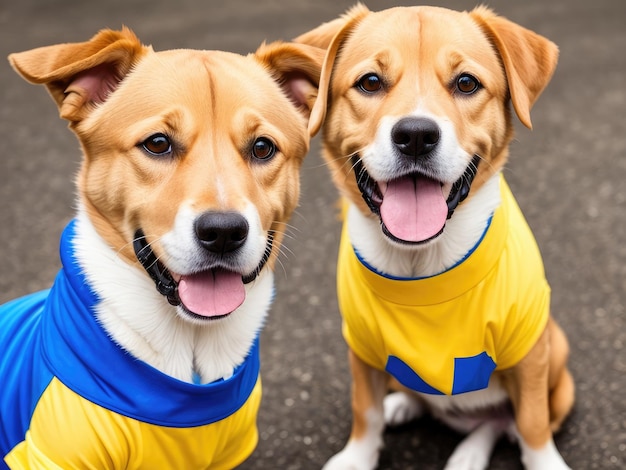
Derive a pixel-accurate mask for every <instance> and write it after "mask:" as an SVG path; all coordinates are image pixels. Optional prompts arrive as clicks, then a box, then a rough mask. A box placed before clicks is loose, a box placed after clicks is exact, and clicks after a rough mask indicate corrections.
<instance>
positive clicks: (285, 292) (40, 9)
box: [0, 0, 626, 470]
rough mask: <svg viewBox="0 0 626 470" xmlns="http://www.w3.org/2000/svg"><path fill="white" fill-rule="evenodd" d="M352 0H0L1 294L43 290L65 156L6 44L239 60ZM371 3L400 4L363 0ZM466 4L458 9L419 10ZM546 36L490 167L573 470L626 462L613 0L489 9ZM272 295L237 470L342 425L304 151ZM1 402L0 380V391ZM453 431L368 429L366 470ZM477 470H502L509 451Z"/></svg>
mask: <svg viewBox="0 0 626 470" xmlns="http://www.w3.org/2000/svg"><path fill="white" fill-rule="evenodd" d="M353 3H354V2H353V1H351V0H315V1H314V2H313V1H306V0H255V1H243V0H234V1H228V2H226V1H222V0H220V1H214V0H209V1H206V0H205V1H202V0H176V1H164V0H161V1H159V0H150V1H148V0H113V1H104V0H101V1H91V0H20V1H19V2H9V1H8V0H0V56H2V58H3V59H2V60H1V61H0V143H2V145H1V146H0V151H1V155H0V302H5V301H7V300H9V299H11V298H14V297H16V296H19V295H23V294H26V293H28V292H32V291H35V290H40V289H43V288H47V287H49V286H50V284H51V282H52V281H53V279H54V276H55V273H56V271H57V270H58V268H59V261H58V255H57V252H58V248H57V247H58V239H59V235H60V233H61V231H62V229H63V227H64V226H65V224H66V223H67V222H68V221H69V219H70V218H71V217H72V214H73V208H74V195H75V191H74V186H73V177H74V174H75V172H76V170H77V168H78V164H79V162H80V151H79V147H78V143H77V141H76V139H75V138H74V136H73V135H72V134H71V133H70V132H69V131H68V130H67V129H66V124H65V122H64V121H62V120H60V119H59V118H58V116H57V110H56V107H55V106H54V104H53V102H52V101H51V100H50V98H49V97H48V96H47V93H46V91H45V90H44V89H43V88H41V87H39V88H37V87H34V86H32V85H29V84H27V83H26V82H24V81H22V80H21V79H20V78H19V77H18V76H17V75H16V74H15V73H13V71H12V70H11V68H10V66H9V64H8V62H7V61H6V60H5V59H4V58H5V57H6V56H7V55H8V54H9V53H10V52H17V51H22V50H26V49H30V48H33V47H37V46H44V45H49V44H54V43H60V42H74V41H84V40H87V39H88V38H90V37H91V36H92V35H93V34H94V33H95V32H96V31H98V30H99V29H101V28H105V27H110V28H119V27H121V26H122V25H126V26H128V27H130V28H131V29H133V30H134V31H135V32H136V33H137V35H138V36H139V38H140V39H141V40H142V41H143V42H144V43H146V44H152V45H153V47H154V48H155V49H156V50H163V49H172V48H195V49H224V50H229V51H233V52H239V53H244V54H245V53H248V52H251V51H254V50H255V49H256V47H257V46H258V45H259V44H260V43H261V42H262V41H272V40H275V39H289V38H292V37H295V36H297V35H298V34H300V33H302V32H304V31H307V30H309V29H312V28H314V27H315V26H317V25H318V24H320V23H321V22H323V21H328V20H330V19H333V18H335V17H336V16H338V15H339V14H341V13H343V12H344V11H345V10H346V9H347V8H349V7H350V6H352V5H353ZM365 3H366V4H367V5H368V6H369V7H370V9H372V10H379V9H383V8H387V7H390V6H394V5H410V4H411V3H410V2H396V1H383V0H370V1H366V2H365ZM429 3H430V4H434V5H439V6H446V7H450V8H454V9H460V10H466V9H471V8H473V7H474V6H475V5H476V2H475V1H472V0H457V1H453V0H446V1H443V0H442V1H438V0H431V1H430V2H429ZM488 4H489V6H491V7H493V8H494V9H495V10H496V11H497V12H498V13H500V14H502V15H504V16H506V17H508V18H509V19H511V20H513V21H515V22H517V23H520V24H522V25H523V26H525V27H527V28H530V29H533V30H535V31H536V32H538V33H540V34H542V35H544V36H547V37H548V38H550V39H551V40H553V41H554V42H556V43H557V44H558V45H559V47H560V50H561V55H560V61H559V66H558V68H557V71H556V74H555V76H554V79H553V81H552V83H551V85H550V86H549V88H548V89H547V90H546V91H545V92H544V94H543V95H542V96H541V98H540V99H539V101H538V103H537V104H536V106H535V108H534V109H533V112H532V120H533V125H534V130H533V131H532V132H531V131H529V130H526V129H524V128H523V127H522V126H521V125H520V126H518V132H517V138H516V141H515V142H514V144H513V146H512V149H511V158H510V161H509V164H508V165H507V168H506V170H505V173H506V176H507V178H508V180H509V183H510V185H511V187H512V188H513V190H514V192H515V194H516V196H517V198H518V201H519V203H520V205H521V207H522V209H523V210H524V212H525V214H526V217H527V219H528V221H529V223H530V225H531V227H532V228H533V229H534V231H535V235H536V237H537V240H538V242H539V245H540V247H541V250H542V252H543V255H544V258H545V265H546V270H547V273H548V278H549V280H550V281H551V284H552V291H553V297H552V299H553V301H552V305H553V312H554V315H555V316H556V318H557V319H558V320H559V321H560V323H561V325H562V326H563V328H564V329H565V331H566V332H567V334H568V335H569V338H570V342H571V346H572V356H571V369H572V372H573V374H574V376H575V380H576V384H577V404H576V407H575V410H574V412H573V414H572V416H571V417H570V418H569V419H568V421H567V422H566V423H565V426H564V428H563V431H562V432H561V433H560V434H559V435H558V436H557V439H556V442H557V446H558V447H559V449H560V450H561V452H562V454H563V455H564V457H565V459H566V460H567V461H568V462H569V464H570V465H571V466H572V467H573V468H574V469H595V468H606V469H609V468H614V469H618V468H626V393H625V388H626V353H625V349H624V348H625V343H626V327H625V325H624V322H625V315H626V313H625V307H626V80H625V78H624V76H625V74H626V2H624V1H622V0H594V1H592V2H590V1H588V0H553V1H551V2H546V1H544V0H526V1H524V2H511V1H507V0H491V1H489V2H488ZM302 184H303V191H302V201H301V205H300V208H299V209H298V211H297V213H296V215H295V216H294V218H293V220H292V225H293V227H294V228H293V233H292V236H293V238H291V239H289V240H288V241H287V248H288V249H287V250H284V256H283V257H282V266H279V267H278V268H277V276H276V280H277V297H276V301H275V304H274V306H273V308H272V311H271V313H270V316H269V320H268V323H267V326H266V328H265V330H264V332H263V336H262V376H263V384H264V398H263V403H262V408H261V413H260V416H259V429H260V437H261V440H260V443H259V446H258V448H257V450H256V451H255V453H254V454H253V455H252V457H251V458H250V459H249V460H248V461H247V462H246V463H245V464H244V466H243V468H245V469H293V470H295V469H316V468H319V467H320V466H321V465H322V464H323V463H324V462H325V461H326V460H327V459H328V458H329V457H330V456H331V455H333V454H334V453H335V452H337V451H338V450H339V449H340V448H342V447H343V445H344V443H345V441H346V439H347V437H348V434H349V429H350V422H351V413H350V408H349V380H348V378H349V374H348V368H347V362H346V347H345V345H344V342H343V340H342V338H341V333H340V319H339V314H338V312H337V304H336V300H335V288H334V286H335V279H334V273H335V255H336V250H337V245H338V239H339V221H338V220H337V218H336V209H335V207H336V206H335V203H336V200H337V196H336V192H335V190H334V188H333V187H332V185H331V184H330V179H329V175H328V171H327V169H326V168H325V167H324V164H323V162H322V159H321V158H320V156H319V138H316V139H315V140H314V141H313V145H312V149H311V152H310V155H309V156H308V157H307V160H306V162H305V164H304V170H303V173H302ZM0 354H1V351H0ZM0 393H1V384H0ZM460 439H461V436H459V435H457V434H455V433H454V432H452V431H450V430H448V429H446V428H445V427H443V426H441V425H439V424H438V423H436V422H434V421H433V420H431V419H429V418H425V419H421V420H419V421H416V422H415V423H411V424H410V425H407V426H404V427H402V428H401V429H397V430H390V431H387V432H386V434H385V443H386V447H385V449H384V451H383V453H382V457H381V461H380V468H381V469H414V468H420V469H436V468H442V467H443V465H444V462H445V460H446V458H447V457H448V456H449V454H450V453H451V452H452V450H453V448H454V446H455V445H456V444H457V443H458V442H459V440H460ZM490 468H493V469H507V470H508V469H519V468H521V464H520V463H519V452H518V450H517V447H516V446H514V445H511V444H509V443H508V442H506V441H503V442H501V443H500V444H499V445H498V446H497V448H496V451H495V455H494V457H493V459H492V463H491V467H490Z"/></svg>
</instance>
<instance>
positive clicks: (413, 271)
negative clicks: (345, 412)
mask: <svg viewBox="0 0 626 470" xmlns="http://www.w3.org/2000/svg"><path fill="white" fill-rule="evenodd" d="M295 41H296V42H300V43H303V44H308V45H312V46H316V47H323V48H326V49H327V56H326V59H325V62H324V65H323V68H322V75H321V78H320V87H319V94H318V99H317V102H316V103H315V106H314V108H313V111H312V114H311V119H310V121H309V126H310V129H311V132H312V133H313V134H314V133H316V132H317V131H318V130H319V129H320V128H322V129H323V155H324V158H325V161H326V162H327V164H328V166H329V168H330V170H331V172H332V177H333V180H334V183H335V184H336V186H337V187H338V188H339V191H340V193H341V195H342V197H343V201H344V210H343V214H344V218H345V222H344V227H343V231H342V237H341V243H340V248H339V259H338V265H337V276H338V279H337V288H338V301H339V307H340V310H341V314H342V318H343V335H344V338H345V339H346V342H347V343H348V346H349V364H350V368H351V375H352V412H353V424H352V431H351V434H350V438H349V440H348V443H347V444H346V446H345V448H344V449H343V450H342V451H341V452H339V453H338V454H336V455H335V456H334V457H332V458H331V459H330V460H329V462H328V463H327V464H326V466H325V468H326V469H344V470H345V469H372V468H374V467H375V466H376V464H377V461H378V458H379V453H380V449H381V447H382V444H383V441H382V432H383V429H384V427H385V425H399V424H402V423H405V422H407V421H409V420H412V419H414V418H417V417H418V416H420V415H422V414H423V413H425V412H427V411H429V412H430V413H432V415H433V416H434V417H436V418H438V419H440V420H442V421H443V422H444V423H446V424H447V425H449V426H451V427H452V428H453V429H455V430H456V431H458V432H461V433H465V434H467V437H466V438H465V439H464V440H463V441H462V442H461V443H460V444H459V445H458V447H457V448H456V449H455V451H454V452H453V454H452V456H451V457H450V459H449V460H448V462H447V466H446V468H448V469H482V468H486V467H487V466H488V463H489V458H490V455H491V452H492V450H493V447H494V444H495V443H496V441H497V440H498V439H499V437H500V436H502V435H503V434H505V433H509V434H511V435H513V436H514V437H516V438H517V440H518V442H519V445H520V447H521V459H522V462H523V464H524V465H525V466H526V468H528V469H550V470H555V469H564V468H567V465H566V463H565V462H564V460H563V458H562V457H561V455H560V454H559V452H558V450H557V449H556V446H555V444H554V441H553V432H554V431H556V430H557V429H558V428H559V426H560V425H561V423H562V422H563V420H564V419H565V417H566V416H567V414H568V412H569V411H570V409H571V408H572V406H573V402H574V384H573V379H572V376H571V374H570V373H569V372H568V370H567V366H566V363H567V357H568V343H567V340H566V337H565V335H564V333H563V331H562V330H561V328H560V327H559V326H558V325H557V323H556V322H555V321H554V320H553V319H552V318H551V317H550V311H549V296H550V289H549V285H548V283H547V281H546V279H545V275H544V269H543V265H542V261H541V257H540V254H539V250H538V248H537V245H536V242H535V240H534V238H533V235H532V233H531V232H530V229H529V227H528V225H527V223H526V222H525V220H524V218H523V216H522V214H521V211H520V209H519V207H518V205H517V203H516V202H515V199H514V198H513V196H512V194H511V192H510V190H509V188H508V186H507V183H506V181H505V180H504V178H503V176H502V168H503V166H504V165H505V162H506V160H507V157H508V147H509V143H510V142H511V140H512V137H513V118H512V112H511V110H510V105H511V104H512V107H513V108H514V110H515V113H516V114H517V116H518V118H519V119H520V121H521V122H522V123H523V124H524V125H525V126H527V127H529V128H530V127H531V120H530V109H531V107H532V105H533V104H534V103H535V101H536V99H537V98H538V96H539V95H540V93H541V92H542V91H543V90H544V88H545V87H546V85H547V84H548V82H549V80H550V78H551V76H552V74H553V71H554V69H555V67H556V63H557V57H558V49H557V46H555V45H554V44H553V43H552V42H550V41H549V40H547V39H546V38H544V37H542V36H540V35H538V34H536V33H534V32H531V31H529V30H527V29H525V28H523V27H522V26H519V25H517V24H514V23H513V22H511V21H509V20H507V19H505V18H503V17H500V16H497V15H496V14H495V13H493V12H492V11H491V10H489V9H488V8H486V7H478V8H476V9H474V10H473V11H471V12H456V11H451V10H447V9H443V8H437V7H399V8H391V9H388V10H384V11H380V12H371V11H369V10H368V9H367V7H365V6H363V5H361V4H358V5H357V6H355V7H353V8H352V9H351V10H349V11H348V12H347V13H346V14H345V15H343V16H342V17H340V18H338V19H335V20H333V21H330V22H328V23H324V24H322V25H321V26H319V27H317V28H316V29H314V30H312V31H310V32H308V33H304V34H303V35H301V36H300V37H298V38H296V39H295ZM389 391H391V392H392V393H388V392H389Z"/></svg>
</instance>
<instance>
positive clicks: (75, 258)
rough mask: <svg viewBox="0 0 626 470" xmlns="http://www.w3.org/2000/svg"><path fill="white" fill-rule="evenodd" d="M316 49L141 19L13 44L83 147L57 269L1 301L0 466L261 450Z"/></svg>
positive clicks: (217, 462)
mask: <svg viewBox="0 0 626 470" xmlns="http://www.w3.org/2000/svg"><path fill="white" fill-rule="evenodd" d="M323 57H324V51H323V50H321V49H317V48H314V47H311V46H306V45H302V44H293V43H273V44H269V45H262V46H261V47H260V48H259V49H258V50H257V51H256V53H254V54H250V55H248V56H241V55H238V54H233V53H228V52H222V51H197V50H171V51H163V52H155V51H153V50H152V48H151V47H147V46H144V45H142V44H141V42H140V41H139V40H138V39H137V37H136V36H135V35H134V34H133V33H132V32H131V31H130V30H128V29H123V30H121V31H113V30H103V31H101V32H100V33H98V34H97V35H95V36H94V37H93V38H92V39H91V40H89V41H87V42H83V43H72V44H59V45H54V46H48V47H42V48H38V49H34V50H30V51H26V52H22V53H17V54H12V55H11V56H10V61H11V64H12V65H13V67H14V68H15V69H16V71H17V72H19V73H20V74H21V75H22V76H23V77H24V78H25V79H26V80H28V81H29V82H32V83H36V84H43V85H45V86H46V87H47V89H48V91H49V92H50V94H51V96H52V98H53V99H54V101H55V102H56V104H57V105H58V107H59V111H60V115H61V117H62V118H64V119H66V120H68V121H69V123H70V125H69V127H70V128H71V130H72V131H74V133H75V134H76V136H77V137H78V139H79V141H80V144H81V147H82V150H83V154H84V158H83V161H82V167H81V169H80V173H79V175H78V178H77V186H78V196H79V198H78V213H77V216H76V219H75V220H74V221H73V222H72V223H71V224H70V226H69V227H68V229H67V230H66V233H65V235H64V241H63V243H62V258H63V264H64V268H63V270H62V272H61V274H60V275H59V278H58V279H57V282H56V283H55V285H54V286H53V288H52V290H51V291H50V292H44V293H43V294H41V295H39V294H37V296H36V297H30V296H29V297H26V298H23V299H20V300H18V301H15V302H13V303H10V304H7V305H6V306H5V307H2V308H1V309H0V349H2V351H3V361H4V362H3V364H0V372H2V373H3V375H2V378H0V381H2V383H3V386H2V391H1V392H0V393H1V395H0V415H1V416H2V422H0V428H1V431H0V451H1V452H0V455H1V456H2V457H3V458H0V467H2V466H3V464H2V461H3V460H4V459H6V462H7V464H8V465H10V466H11V467H13V468H16V467H19V468H31V467H30V466H33V468H35V467H36V468H87V467H89V468H130V467H132V468H208V467H211V468H232V467H234V466H236V465H238V464H239V463H241V461H242V460H243V459H245V458H246V457H247V456H248V455H249V454H250V453H251V452H252V450H253V448H254V445H255V444H256V441H257V431H256V411H257V409H258V406H259V401H260V394H261V388H260V379H259V378H258V360H259V357H258V348H257V346H256V344H257V342H258V335H259V333H260V329H261V327H262V325H263V323H264V320H265V318H266V313H267V310H268V308H269V306H270V303H271V300H272V298H273V292H274V288H273V267H274V265H275V263H276V260H277V257H278V255H279V250H280V248H281V242H282V240H283V236H284V233H285V230H286V227H287V225H286V224H287V221H288V219H289V217H290V215H291V214H292V212H293V210H294V209H295V208H296V206H297V203H298V197H299V184H300V183H299V171H300V167H301V163H302V161H303V158H304V156H305V155H306V153H307V151H308V148H309V134H308V130H307V121H308V118H309V114H310V109H311V107H312V104H313V101H314V99H315V96H316V93H317V83H318V80H319V73H320V67H321V62H322V60H323ZM155 284H156V286H155ZM155 287H156V288H155ZM50 298H53V299H54V300H49V299H50ZM68 298H69V300H67V299H68ZM29 310H30V311H32V313H28V311H29ZM20 325H23V326H20ZM39 327H41V328H42V329H43V330H44V331H45V333H42V334H41V339H38V338H39V336H40V335H39V333H36V334H35V336H36V338H35V337H31V336H28V335H29V334H30V333H26V332H24V333H23V334H22V333H20V332H22V331H24V329H27V330H28V331H29V332H30V331H38V330H37V328H39ZM55 332H56V333H58V334H56V333H55ZM24 335H27V336H26V339H24ZM19 338H22V340H24V341H26V343H28V345H30V347H32V348H33V349H32V351H35V352H28V350H27V345H26V343H23V344H17V340H18V339H19ZM40 351H43V352H40ZM13 353H15V354H13ZM23 358H28V359H23ZM9 362H10V363H11V364H8V363H9ZM26 362H28V364H26ZM22 364H23V365H24V367H26V366H28V367H31V368H32V367H36V371H37V373H31V372H28V371H27V370H23V371H21V372H20V370H19V368H20V366H21V365H22ZM32 364H36V365H35V366H33V365H32ZM41 364H44V365H41ZM92 366H93V368H92ZM16 371H17V375H16ZM42 371H43V372H42ZM5 373H8V374H10V375H9V376H8V377H13V379H16V378H18V377H19V376H23V377H24V380H23V381H17V380H10V379H9V378H5V377H7V376H6V375H5ZM34 377H36V379H35V378H34ZM18 382H19V383H18ZM170 392H171V395H170ZM222 400H226V401H227V403H222ZM47 403H52V405H51V406H49V407H47V405H46V404H47ZM211 409H213V411H211ZM223 423H225V424H223ZM220 426H221V427H220Z"/></svg>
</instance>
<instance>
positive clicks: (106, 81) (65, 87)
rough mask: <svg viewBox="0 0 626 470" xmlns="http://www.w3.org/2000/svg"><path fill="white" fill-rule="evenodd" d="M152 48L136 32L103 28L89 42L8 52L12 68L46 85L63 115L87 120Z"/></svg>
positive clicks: (27, 78)
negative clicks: (143, 42)
mask: <svg viewBox="0 0 626 470" xmlns="http://www.w3.org/2000/svg"><path fill="white" fill-rule="evenodd" d="M149 50H150V48H149V47H146V46H143V45H142V44H141V42H140V41H139V39H137V37H136V36H135V34H134V33H133V32H132V31H131V30H129V29H127V28H123V29H122V30H121V31H113V30H102V31H100V32H99V33H98V34H96V35H95V36H94V37H92V38H91V39H90V40H89V41H87V42H82V43H69V44H58V45H54V46H46V47H40V48H37V49H32V50H30V51H26V52H20V53H16V54H11V55H9V62H10V63H11V65H12V66H13V68H14V69H15V70H16V71H17V72H18V73H19V74H20V75H21V76H22V77H23V78H24V79H26V80H27V81H29V82H31V83H35V84H43V85H46V87H47V89H48V91H49V92H50V95H51V96H52V98H53V99H54V101H55V102H56V103H57V106H58V107H59V114H60V115H61V117H62V118H64V119H67V120H68V121H70V122H72V123H76V122H79V121H81V120H82V119H84V118H85V117H86V116H87V115H88V113H89V111H90V110H91V109H92V108H93V105H96V104H99V103H102V102H103V101H104V100H106V98H107V96H108V95H109V94H110V93H111V92H113V91H114V90H115V89H116V88H117V86H118V84H119V83H120V81H121V80H122V79H123V78H124V76H126V74H127V73H128V72H129V71H130V70H131V68H132V66H133V64H135V63H136V62H137V60H138V59H139V58H140V57H142V56H143V55H144V54H145V53H146V52H147V51H149Z"/></svg>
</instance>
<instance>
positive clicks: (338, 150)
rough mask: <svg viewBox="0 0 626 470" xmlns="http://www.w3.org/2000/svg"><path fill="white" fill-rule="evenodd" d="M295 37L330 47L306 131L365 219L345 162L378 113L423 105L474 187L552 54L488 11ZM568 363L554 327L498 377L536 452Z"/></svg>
mask: <svg viewBox="0 0 626 470" xmlns="http://www.w3.org/2000/svg"><path fill="white" fill-rule="evenodd" d="M296 41H300V42H303V43H306V44H315V45H317V46H324V47H327V55H326V59H325V62H324V66H323V69H322V75H321V79H320V90H319V97H320V98H319V99H318V100H317V102H316V104H315V106H314V108H313V111H312V118H311V121H310V123H309V129H310V130H311V132H312V133H315V132H317V131H318V130H319V129H320V128H321V127H322V125H323V131H324V133H323V147H324V149H323V154H324V157H325V160H326V162H327V164H328V165H329V167H330V169H331V172H332V177H333V180H334V182H335V184H336V186H337V187H338V188H339V190H340V192H341V194H342V195H343V196H344V197H346V198H348V199H349V200H350V202H351V203H353V204H355V205H356V206H358V207H359V208H360V210H361V211H362V212H363V213H364V214H366V215H368V216H371V211H370V209H369V208H368V207H367V206H366V204H365V203H364V202H363V200H362V197H361V194H360V190H359V189H358V187H357V185H356V183H355V178H354V175H353V174H352V171H353V170H352V165H351V162H350V157H351V155H353V154H355V153H356V152H358V151H360V150H361V149H362V148H364V147H365V146H367V145H369V144H370V142H371V141H372V140H373V139H374V136H375V134H376V131H377V129H378V126H379V124H380V119H381V118H382V117H383V116H392V117H402V116H403V115H406V114H408V113H410V112H412V111H413V109H414V106H415V103H416V97H418V98H419V100H418V101H419V105H421V106H423V107H424V108H425V109H428V111H429V112H430V113H432V114H434V115H436V116H438V117H445V119H447V120H450V121H451V123H452V124H453V127H454V129H455V132H456V133H457V138H458V140H459V142H460V145H461V147H463V148H464V149H466V150H467V152H468V153H470V154H477V155H480V156H481V159H482V162H481V165H480V166H479V171H478V175H477V177H476V179H475V181H474V183H473V185H472V191H475V190H477V189H478V188H480V187H481V186H482V185H483V184H484V183H485V181H487V180H488V179H489V178H490V177H491V176H492V175H494V174H495V173H496V172H498V171H500V170H501V169H502V167H503V165H504V164H505V162H506V159H507V157H508V146H509V144H510V142H511V140H512V138H513V122H512V116H511V112H510V108H509V105H510V104H512V106H513V109H514V110H515V112H516V114H517V116H518V117H519V119H520V120H521V122H522V123H523V124H524V125H525V126H527V127H529V128H530V127H531V121H530V109H531V107H532V105H533V104H534V102H535V101H536V99H537V98H538V96H539V94H540V93H541V92H542V91H543V89H544V88H545V87H546V85H547V84H548V82H549V80H550V78H551V76H552V73H553V72H554V69H555V67H556V61H557V55H558V49H557V47H556V46H555V45H554V44H553V43H552V42H550V41H548V40H547V39H545V38H543V37H541V36H539V35H537V34H536V33H534V32H532V31H529V30H527V29H525V28H523V27H521V26H519V25H517V24H514V23H512V22H511V21H508V20H506V19H504V18H502V17H499V16H496V15H495V14H494V13H493V12H492V11H491V10H489V9H487V8H485V7H479V8H476V9H475V10H473V11H471V12H469V13H466V12H463V13H460V12H455V11H450V10H447V9H441V8H431V7H410V8H391V9H388V10H384V11H381V12H376V13H373V12H369V11H368V10H367V8H365V7H364V6H362V5H357V6H356V7H355V8H353V9H352V10H350V11H349V12H348V13H347V14H346V15H345V16H344V17H342V18H340V19H338V20H335V21H333V22H330V23H326V24H324V25H322V26H320V27H319V28H317V29H315V30H313V31H310V32H308V33H305V34H303V35H302V36H300V37H298V38H296ZM371 71H375V72H376V73H377V74H378V75H379V76H382V77H384V80H385V81H386V83H387V84H388V87H387V88H386V89H385V90H384V92H381V93H380V94H377V95H376V96H368V97H364V96H363V93H361V92H360V91H359V90H357V89H356V88H355V83H356V81H357V80H358V79H359V78H360V77H361V76H362V75H363V74H364V73H369V72H371ZM461 71H469V72H474V73H476V74H477V75H479V76H480V77H481V80H483V85H484V90H486V92H484V93H481V94H477V95H476V96H475V97H472V99H471V100H470V99H465V98H466V97H464V96H456V95H455V93H454V90H452V89H451V87H450V81H451V80H452V79H453V77H455V76H456V74H458V73H460V72H461ZM567 355H568V345H567V340H566V338H565V335H564V334H563V332H562V330H561V329H560V328H559V327H558V325H557V324H556V323H555V322H554V320H550V322H549V325H548V327H547V329H546V331H545V332H544V333H543V335H542V337H541V339H540V340H539V341H538V342H537V344H536V345H535V346H534V348H533V349H532V350H531V352H530V353H529V354H528V355H527V356H526V357H525V358H524V359H523V360H522V361H521V362H520V363H519V364H518V365H517V366H516V367H514V368H513V369H511V370H509V371H506V372H504V373H502V374H501V377H500V378H501V380H502V382H503V383H504V384H505V386H506V388H507V390H508V391H509V394H510V396H511V399H512V402H513V404H514V407H515V413H516V420H517V424H518V428H519V432H520V434H521V436H522V437H523V439H524V440H525V441H526V442H527V443H528V444H529V445H530V446H531V447H533V448H540V447H542V446H543V445H544V444H545V443H546V442H547V441H548V439H549V438H551V433H552V431H554V430H556V429H557V428H558V427H559V426H560V424H561V423H562V421H563V420H564V418H565V417H566V416H567V414H568V413H569V411H570V409H571V407H572V404H573V396H574V387H573V382H572V379H571V375H570V374H569V372H568V371H567V369H566V366H565V363H566V360H567ZM350 365H351V367H352V368H353V374H352V375H353V379H354V381H355V382H354V383H353V399H352V403H353V413H354V417H355V419H354V425H353V430H352V435H351V439H354V438H358V437H359V436H362V435H363V434H364V433H365V431H364V429H363V426H364V424H363V423H364V418H363V416H364V413H365V412H366V411H367V410H368V409H369V408H370V407H371V406H372V400H371V396H372V393H373V392H372V390H371V387H372V383H371V380H370V379H369V377H371V373H368V372H367V369H369V367H368V366H367V365H366V364H364V363H363V362H362V361H358V360H355V359H354V354H351V360H350ZM355 368H356V371H355V370H354V369H355ZM398 385H399V384H397V383H396V387H397V386H398ZM392 386H393V384H392Z"/></svg>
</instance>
